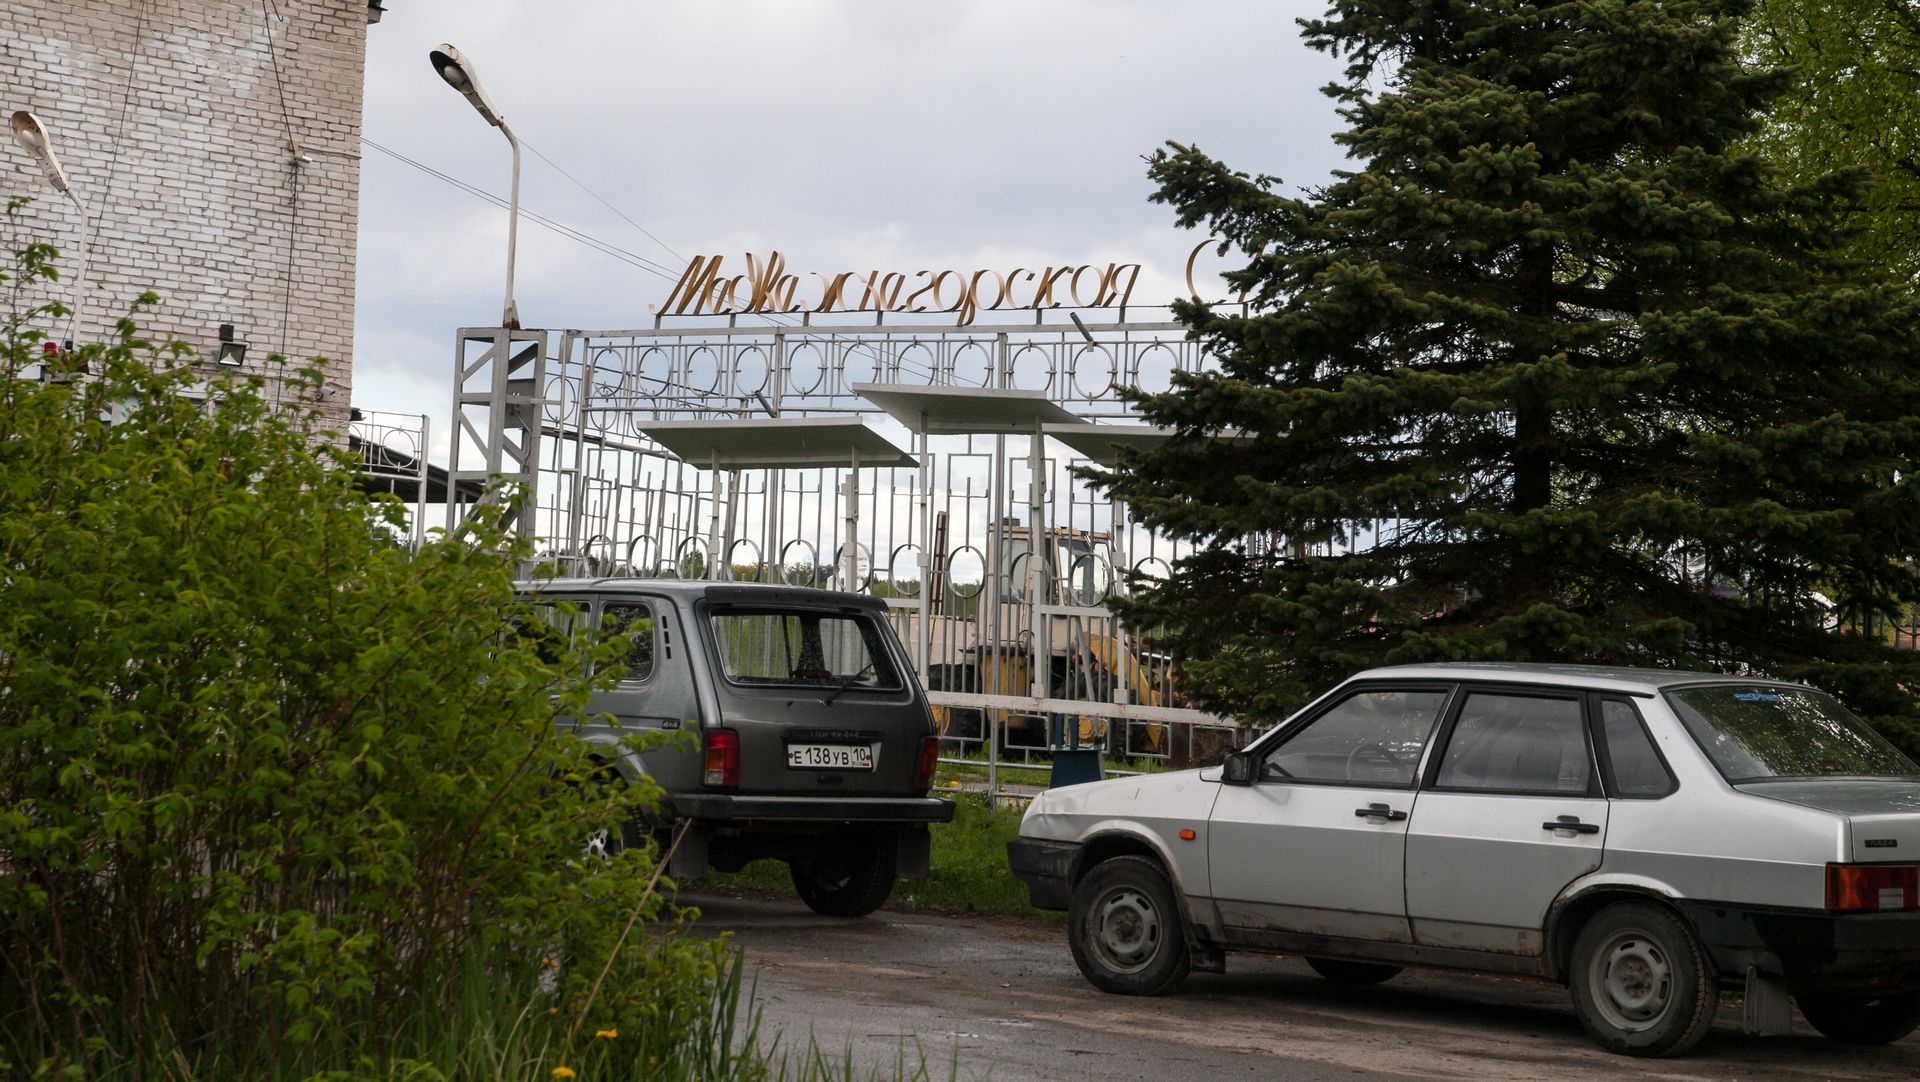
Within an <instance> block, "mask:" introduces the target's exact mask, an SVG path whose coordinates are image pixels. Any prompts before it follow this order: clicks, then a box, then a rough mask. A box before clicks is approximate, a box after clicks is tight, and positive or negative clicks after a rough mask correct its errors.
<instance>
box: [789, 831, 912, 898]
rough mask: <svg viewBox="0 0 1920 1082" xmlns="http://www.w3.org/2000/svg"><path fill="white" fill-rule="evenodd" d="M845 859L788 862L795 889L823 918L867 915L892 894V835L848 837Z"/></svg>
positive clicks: (893, 858)
mask: <svg viewBox="0 0 1920 1082" xmlns="http://www.w3.org/2000/svg"><path fill="white" fill-rule="evenodd" d="M846 852H847V856H846V858H845V860H844V861H837V860H836V861H832V862H828V861H814V860H799V861H793V862H791V863H790V864H788V866H787V869H788V871H789V872H790V873H791V874H792V876H793V889H794V890H795V891H796V892H797V893H798V894H799V895H800V900H801V901H803V902H805V903H807V908H808V909H811V910H813V911H814V912H815V913H818V914H820V915H821V916H823V917H864V916H866V915H867V914H868V913H871V912H873V911H874V910H876V909H878V908H880V906H881V905H882V904H883V903H885V902H886V900H887V896H888V895H890V894H892V893H893V884H894V879H895V875H894V861H895V856H894V839H893V835H892V834H869V835H863V836H860V837H857V838H853V839H849V840H848V842H847V846H846Z"/></svg>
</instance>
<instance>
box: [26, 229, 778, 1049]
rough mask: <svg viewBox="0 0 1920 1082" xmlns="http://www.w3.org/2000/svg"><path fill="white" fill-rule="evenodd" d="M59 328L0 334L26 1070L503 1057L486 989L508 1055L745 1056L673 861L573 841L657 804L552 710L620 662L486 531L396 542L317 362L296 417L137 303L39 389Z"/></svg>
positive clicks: (725, 971) (730, 968) (46, 314)
mask: <svg viewBox="0 0 1920 1082" xmlns="http://www.w3.org/2000/svg"><path fill="white" fill-rule="evenodd" d="M53 255H54V252H53V251H52V249H50V248H48V247H46V246H44V245H29V246H27V247H25V248H24V249H22V250H21V251H20V252H18V253H17V254H16V259H15V270H14V275H13V279H14V282H15V285H16V286H19V285H25V284H28V283H41V282H45V281H50V280H52V279H54V278H56V277H57V274H56V272H55V270H54V267H53V264H52V258H53ZM0 277H4V276H0ZM0 284H4V283H0ZM14 295H15V296H19V295H20V292H19V291H18V290H17V289H16V291H15V294H14ZM150 299H151V298H147V300H148V301H150ZM61 314H62V311H61V309H60V308H59V307H58V306H50V307H47V308H41V309H34V310H30V311H25V312H16V313H14V314H13V315H11V316H9V317H8V318H7V321H6V323H5V325H4V327H0V342H3V344H4V349H5V352H4V356H3V357H0V507H4V508H5V513H4V514H0V966H4V969H3V970H0V1074H8V1075H9V1076H11V1074H13V1073H21V1074H26V1073H29V1072H31V1073H39V1074H47V1075H59V1074H73V1075H85V1076H89V1077H116V1076H123V1077H136V1078H138V1077H146V1076H148V1075H149V1074H153V1073H165V1074H167V1075H169V1076H171V1075H174V1074H176V1073H179V1074H181V1075H185V1076H191V1077H199V1078H207V1077H218V1078H240V1077H248V1078H255V1077H295V1076H304V1075H309V1074H316V1073H325V1072H335V1071H344V1072H347V1073H350V1074H354V1075H361V1074H371V1075H379V1076H385V1075H387V1074H389V1073H392V1074H394V1075H395V1076H398V1075H399V1074H403V1073H404V1074H406V1075H407V1076H408V1077H433V1076H435V1075H437V1074H442V1073H448V1072H451V1073H453V1074H470V1073H486V1072H476V1071H473V1070H472V1066H473V1065H472V1063H471V1062H470V1061H469V1060H468V1059H467V1057H469V1056H471V1055H472V1054H473V1053H474V1049H472V1048H464V1047H457V1046H456V1045H457V1042H456V1045H449V1044H448V1043H446V1037H445V1034H446V1032H447V1030H448V1027H449V1026H454V1025H455V1024H456V1023H457V1021H458V1019H459V1018H461V1017H462V1016H463V1012H466V1013H469V1014H470V1013H472V1011H471V1005H472V1004H474V1003H483V1004H490V1005H491V1006H490V1007H489V1012H488V1013H489V1015H490V1016H491V1015H495V1014H498V1013H499V1012H501V1011H506V1012H508V1014H507V1018H508V1019H511V1020H517V1021H512V1022H511V1023H510V1031H511V1032H512V1033H513V1034H515V1036H514V1037H513V1041H512V1044H513V1047H515V1048H518V1049H521V1050H523V1051H524V1052H525V1054H526V1055H527V1056H529V1057H531V1060H532V1061H537V1062H526V1063H516V1064H515V1065H513V1066H512V1068H511V1069H512V1070H513V1071H514V1072H521V1071H523V1070H525V1069H528V1068H531V1067H533V1066H538V1067H539V1068H540V1072H539V1073H540V1074H541V1075H542V1076H544V1075H545V1074H546V1073H548V1071H550V1070H551V1069H552V1068H554V1067H558V1066H564V1065H566V1063H567V1062H568V1061H569V1060H570V1059H571V1060H580V1061H581V1062H584V1060H583V1059H582V1057H585V1056H588V1055H589V1054H591V1055H592V1056H593V1057H597V1059H596V1062H607V1063H616V1062H617V1063H619V1064H622V1065H623V1066H621V1068H620V1071H621V1073H623V1074H625V1073H631V1074H632V1075H634V1076H636V1077H640V1076H646V1077H652V1076H655V1075H660V1076H667V1077H679V1076H680V1075H682V1074H689V1075H690V1074H696V1073H697V1074H699V1075H701V1076H703V1077H707V1078H718V1077H731V1076H737V1075H739V1074H742V1073H745V1074H753V1073H755V1072H756V1071H757V1070H758V1068H757V1067H755V1066H754V1064H753V1063H751V1062H748V1061H744V1060H740V1059H738V1058H736V1057H735V1056H734V1054H733V1050H732V1049H731V1048H730V1044H731V1042H733V1041H734V1040H735V1039H736V1034H735V1033H734V1032H733V1027H732V1024H731V1018H732V1016H731V1013H730V1012H731V1011H732V1009H733V1001H732V999H731V996H730V993H729V989H730V988H731V989H732V990H733V991H734V992H737V990H738V984H737V982H738V970H737V965H733V964H730V963H729V948H728V947H727V946H726V945H725V944H722V943H714V942H710V941H706V940H703V939H698V938H693V937H686V936H682V935H680V934H678V933H679V932H680V931H681V930H682V928H683V925H684V917H683V916H682V915H680V914H678V913H676V912H675V911H673V910H671V909H670V908H669V907H667V906H665V905H664V904H663V903H662V901H661V898H660V893H659V891H658V890H657V889H655V878H656V877H657V874H658V868H659V865H658V864H657V863H656V857H657V854H655V853H652V852H650V851H629V852H626V853H621V854H618V855H617V856H615V857H613V858H611V859H608V860H602V859H600V858H594V857H589V856H587V854H586V853H585V851H584V849H583V845H582V841H583V835H584V832H585V831H586V830H587V829H589V828H593V827H603V828H604V827H611V826H614V825H615V824H617V823H618V822H620V821H622V820H624V819H625V818H626V817H627V816H628V815H629V814H630V812H631V811H632V809H633V808H634V807H635V806H636V805H637V804H638V803H640V802H642V801H644V800H646V799H649V798H650V797H651V796H652V794H650V793H648V792H646V791H644V790H643V788H641V787H633V788H622V787H611V786H604V785H600V784H596V764H595V763H594V762H593V760H592V759H591V758H590V757H589V755H588V753H587V750H586V749H585V747H584V746H583V745H581V744H579V743H577V742H574V741H571V740H569V739H567V738H565V737H563V736H559V735H556V733H555V731H554V728H553V718H554V716H555V714H556V712H558V713H572V714H575V715H577V714H578V713H579V712H580V711H582V710H583V709H584V707H585V703H586V699H587V696H588V694H589V691H590V690H591V687H590V685H591V683H592V681H591V680H590V679H589V678H588V677H587V676H585V675H584V674H585V673H586V672H587V671H588V668H589V665H590V664H592V663H594V662H595V660H596V659H598V661H599V662H600V668H599V676H598V677H597V679H601V680H608V679H611V678H612V677H613V676H614V675H615V673H616V670H615V669H613V668H612V667H611V665H610V664H608V662H609V661H610V659H611V658H612V657H614V656H615V651H617V649H618V644H614V643H593V642H583V643H579V644H576V645H574V646H572V647H568V648H567V649H566V650H565V651H564V652H563V653H562V654H561V655H560V656H558V657H555V658H553V659H552V660H543V659H542V657H541V656H540V653H539V652H538V651H536V650H535V649H533V648H532V647H531V646H529V645H527V644H524V643H522V642H521V641H520V640H519V638H518V637H517V636H516V635H514V634H512V629H513V628H514V627H515V626H516V621H524V620H526V619H528V618H529V613H528V612H527V611H526V610H524V609H523V608H522V607H521V606H519V605H518V604H517V603H516V602H515V600H514V596H513V591H512V587H511V580H512V569H513V567H514V566H515V559H516V557H518V556H521V555H523V553H521V552H520V551H519V550H518V549H517V548H516V546H515V545H514V544H513V543H511V541H510V539H509V538H508V537H507V536H506V535H505V534H503V533H501V532H500V531H498V530H496V529H493V528H491V527H489V526H486V525H477V526H473V527H470V528H466V529H463V530H462V531H460V532H459V533H457V534H456V535H454V536H451V537H440V538H437V539H436V540H434V541H432V542H430V543H429V544H427V545H426V546H424V547H423V548H422V549H421V550H420V551H419V552H417V553H415V552H410V551H408V550H407V549H406V548H404V547H402V546H400V545H398V544H396V543H395V542H394V541H393V540H392V538H394V537H395V536H397V535H398V534H397V527H398V525H399V510H398V507H397V505H395V504H391V503H380V502H375V501H370V500H369V499H368V498H367V497H365V496H363V495H362V494H361V493H359V492H358V491H356V489H355V487H354V484H353V478H352V470H351V463H350V462H349V460H348V458H347V456H346V455H345V454H344V453H343V452H342V451H341V450H340V448H339V446H338V442H339V441H338V437H337V435H336V434H334V433H330V432H326V431H323V430H321V429H320V428H319V427H318V414H317V413H316V412H314V411H313V410H312V408H311V407H312V402H313V399H312V397H311V396H312V395H313V393H315V392H316V391H317V390H318V388H319V379H318V374H317V371H299V370H290V371H289V372H288V382H287V385H286V386H287V388H288V389H289V390H290V391H291V392H292V394H291V396H290V397H291V399H292V401H291V402H288V401H281V402H277V403H276V402H273V401H269V398H268V395H267V394H266V392H265V388H264V385H263V384H262V382H261V381H260V380H258V379H233V378H212V377H210V374H209V372H208V370H207V369H204V368H201V367H199V366H198V365H196V364H195V362H194V358H193V357H192V356H191V354H190V353H189V351H188V350H186V349H185V348H184V347H182V346H180V345H178V344H176V343H162V344H155V343H150V342H147V341H144V340H142V339H141V338H139V337H138V336H137V334H136V331H135V327H134V324H133V322H132V321H131V320H123V321H121V323H120V324H119V329H118V333H117V334H116V335H115V336H114V337H113V339H112V340H111V341H108V342H106V343H104V344H94V345H88V346H86V347H84V348H82V349H80V350H79V351H78V352H77V354H75V355H72V356H65V357H54V358H53V363H52V367H53V368H54V369H55V370H56V371H55V373H54V374H55V377H56V378H54V379H53V380H51V381H47V382H37V381H30V380H26V379H23V378H21V377H22V376H23V374H25V372H26V371H27V369H28V366H29V365H31V364H33V363H35V362H37V361H39V360H41V359H42V357H43V354H42V352H41V350H42V347H43V345H44V342H43V336H42V335H41V333H40V332H39V331H37V330H36V329H35V327H36V326H37V325H42V324H51V323H54V322H56V321H57V319H58V317H59V316H60V315H61ZM282 397H286V396H282ZM730 982H731V983H730ZM463 1005H465V1006H463ZM716 1019H721V1020H722V1021H724V1023H725V1024H719V1023H717V1022H716ZM501 1024H508V1023H501ZM488 1032H491V1030H489V1031H488ZM596 1033H601V1034H610V1033H618V1034H620V1035H622V1036H621V1037H620V1038H619V1039H618V1041H617V1043H616V1041H615V1038H612V1037H598V1038H596V1037H595V1036H594V1035H595V1034H596ZM616 1050H617V1051H616ZM409 1059H422V1062H420V1063H417V1064H409V1063H408V1060H409ZM505 1062H506V1061H502V1060H494V1061H492V1063H493V1066H494V1067H499V1066H502V1065H503V1064H504V1063H505ZM462 1064H465V1066H462ZM491 1069H492V1068H489V1070H491ZM669 1070H670V1071H671V1072H673V1073H672V1074H671V1075H668V1074H666V1072H668V1071H669Z"/></svg>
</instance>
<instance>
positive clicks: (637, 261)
mask: <svg viewBox="0 0 1920 1082" xmlns="http://www.w3.org/2000/svg"><path fill="white" fill-rule="evenodd" d="M360 141H361V142H363V143H365V144H366V145H367V146H369V147H372V148H373V149H374V150H376V151H379V152H380V153H382V154H385V155H386V156H388V157H390V158H392V159H394V160H395V161H398V162H401V163H403V164H405V165H408V166H411V167H412V168H414V169H417V170H419V171H421V172H423V173H426V174H427V175H428V176H431V177H434V178H435V179H437V180H440V181H442V182H444V183H447V184H450V185H452V186H453V187H455V188H458V189H460V190H461V191H463V192H466V193H467V194H468V195H471V196H474V197H475V198H478V199H484V200H486V201H487V202H489V203H492V204H493V205H494V206H496V207H499V208H501V209H503V210H504V209H507V208H508V207H509V203H508V202H507V200H505V199H502V198H501V197H500V196H497V195H495V194H493V193H492V192H489V191H487V190H486V189H484V188H481V187H478V186H476V185H473V184H469V183H467V182H466V181H464V180H461V179H460V178H458V177H455V176H452V175H450V174H448V173H444V172H442V171H440V170H438V169H435V168H434V167H433V166H431V165H428V164H426V163H425V162H421V161H416V160H415V159H413V158H409V157H407V156H406V155H405V154H402V153H400V152H399V151H397V150H394V149H393V148H391V147H388V146H384V145H382V144H381V143H378V142H376V141H374V140H373V139H371V138H368V137H367V136H365V135H362V136H361V137H360ZM520 145H521V146H523V147H526V148H527V149H528V150H532V151H533V153H534V155H535V156H536V157H538V158H539V159H540V160H541V161H543V162H546V163H547V164H548V165H551V166H553V168H554V169H555V170H556V171H558V172H559V173H560V174H561V175H562V176H565V177H566V178H567V179H568V180H570V181H572V182H573V183H574V184H575V185H577V186H578V187H579V188H580V190H581V191H584V192H586V193H587V194H588V195H591V196H593V198H595V199H596V200H599V202H600V203H601V204H603V205H604V206H606V207H607V208H608V209H609V210H612V211H613V212H614V213H615V214H618V215H620V217H621V219H623V220H624V221H626V222H627V224H629V225H631V226H633V227H634V228H635V229H638V230H639V231H640V232H642V233H644V234H646V236H647V237H648V239H650V240H652V241H653V242H654V243H655V244H658V245H660V246H661V247H662V248H665V249H666V250H667V251H668V252H671V253H672V254H673V255H674V256H675V257H676V258H684V257H681V256H680V253H678V252H675V251H674V250H673V248H672V247H671V246H670V245H668V244H667V243H666V242H665V241H662V240H661V239H660V238H658V237H656V236H654V235H653V234H652V233H651V232H649V231H648V230H647V229H646V227H644V226H642V225H641V224H640V223H638V222H636V221H634V220H633V219H632V218H630V217H628V216H627V215H626V214H624V213H622V212H621V210H620V209H619V208H618V207H615V206H614V205H613V204H612V203H609V202H608V201H607V200H606V199H605V198H603V197H602V196H601V195H600V194H599V193H598V192H595V191H594V190H593V189H592V188H589V187H587V186H586V184H585V183H583V182H582V181H580V180H579V178H577V177H575V176H573V175H572V174H571V173H568V172H567V171H566V170H565V169H562V168H561V167H560V166H559V165H558V164H556V163H555V162H554V161H553V159H551V158H549V157H547V156H546V155H545V154H542V153H540V152H539V151H538V150H534V148H533V146H532V144H530V143H528V142H527V141H526V140H525V139H522V140H520ZM520 214H521V216H522V217H525V218H527V219H528V220H530V221H532V222H534V223H535V224H536V225H539V226H541V227H543V228H545V229H547V230H550V231H551V232H554V233H557V234H559V235H560V236H563V237H566V238H567V239H568V240H571V241H574V242H575V243H578V244H582V245H585V246H587V247H589V248H592V249H594V250H595V251H598V252H600V253H601V254H603V255H608V256H612V257H613V258H615V259H618V260H620V261H621V262H623V263H626V264H628V265H630V266H633V267H637V268H639V269H640V270H644V271H646V272H648V273H649V274H653V275H656V276H658V277H660V278H663V279H665V280H667V281H670V282H678V281H679V280H680V278H681V274H680V272H677V271H674V270H672V269H671V268H669V267H666V266H664V265H662V264H660V263H658V262H656V261H654V260H652V259H649V258H648V257H646V256H643V255H640V254H639V253H637V252H631V251H628V250H627V249H625V248H621V247H619V246H617V245H614V244H611V243H609V242H607V241H604V240H601V239H600V238H599V237H596V236H593V235H592V234H590V233H586V232H583V231H581V230H578V229H575V228H573V227H572V226H569V225H565V224H563V223H560V222H556V221H554V220H553V219H551V218H547V217H546V216H544V215H541V214H537V213H535V212H533V211H531V210H528V209H527V208H526V206H525V205H524V204H523V205H522V206H521V207H520ZM746 314H749V315H755V316H759V317H760V318H761V319H764V320H766V321H767V322H769V323H772V324H774V325H776V326H782V327H799V326H801V325H802V324H801V323H800V321H798V320H796V319H794V317H793V316H791V315H789V314H787V313H784V312H752V313H746ZM825 333H826V337H827V341H828V342H829V343H838V342H841V341H843V339H842V338H841V337H840V335H839V334H837V333H835V332H833V331H831V330H828V331H826V332H825ZM855 348H857V349H862V350H865V351H866V352H867V353H868V354H869V355H870V356H872V357H873V359H874V360H875V362H876V363H877V364H878V363H881V362H883V361H884V358H882V357H881V356H880V355H879V353H878V351H877V350H875V349H874V347H873V346H872V345H870V344H868V343H857V344H856V346H855ZM894 363H895V364H896V365H899V366H902V367H905V368H907V369H908V370H910V371H913V372H915V373H916V374H919V375H923V376H926V377H927V378H928V379H929V380H931V379H932V378H933V371H932V369H931V368H930V367H925V366H919V365H908V364H906V363H905V359H904V357H901V356H897V355H896V356H895V357H894Z"/></svg>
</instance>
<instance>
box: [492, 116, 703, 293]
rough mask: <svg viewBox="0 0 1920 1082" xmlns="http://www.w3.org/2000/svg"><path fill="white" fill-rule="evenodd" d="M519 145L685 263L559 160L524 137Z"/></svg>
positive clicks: (678, 254) (679, 255)
mask: <svg viewBox="0 0 1920 1082" xmlns="http://www.w3.org/2000/svg"><path fill="white" fill-rule="evenodd" d="M520 145H521V146H523V147H526V148H527V149H528V150H531V151H533V156H534V157H536V158H539V159H540V160H541V161H543V162H546V163H547V164H548V165H551V166H553V168H554V171H555V172H557V173H559V174H560V175H561V176H563V177H566V178H567V179H568V180H571V181H573V183H574V185H575V186H576V187H578V188H579V189H580V190H581V191H583V192H585V193H587V194H588V195H590V196H593V197H594V198H595V199H597V200H599V201H600V205H601V206H603V207H605V208H607V209H608V210H610V211H612V212H614V213H615V214H618V215H619V216H620V220H621V221H623V222H626V223H627V224H628V225H630V226H632V227H634V228H635V229H638V230H639V231H640V232H641V233H643V234H645V236H646V238H647V239H648V240H650V241H652V242H653V243H655V244H658V245H659V246H660V247H662V248H665V249H666V250H667V254H668V255H670V256H672V257H673V258H675V259H677V260H679V261H680V262H682V263H685V262H686V261H687V257H686V256H683V255H681V254H680V253H679V252H676V251H674V250H673V245H671V244H668V243H667V242H666V241H664V240H661V239H660V238H659V237H656V236H654V235H653V233H652V232H650V231H649V230H648V229H647V227H646V226H644V225H641V224H640V223H639V222H636V221H634V220H633V219H632V218H629V217H627V212H626V211H623V210H621V209H620V208H619V207H616V206H614V205H613V204H612V203H609V202H607V201H606V199H605V198H603V197H602V196H601V195H600V193H599V192H596V191H594V190H593V189H592V188H589V187H587V185H586V183H585V182H583V181H582V180H580V178H578V177H576V176H574V175H573V174H572V173H569V172H567V171H566V170H565V169H564V168H562V167H561V165H560V163H559V162H556V161H554V160H553V159H552V158H549V157H547V156H546V155H545V154H542V153H540V148H539V147H536V146H534V145H533V144H532V143H529V142H527V141H526V140H525V139H522V140H520Z"/></svg>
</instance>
